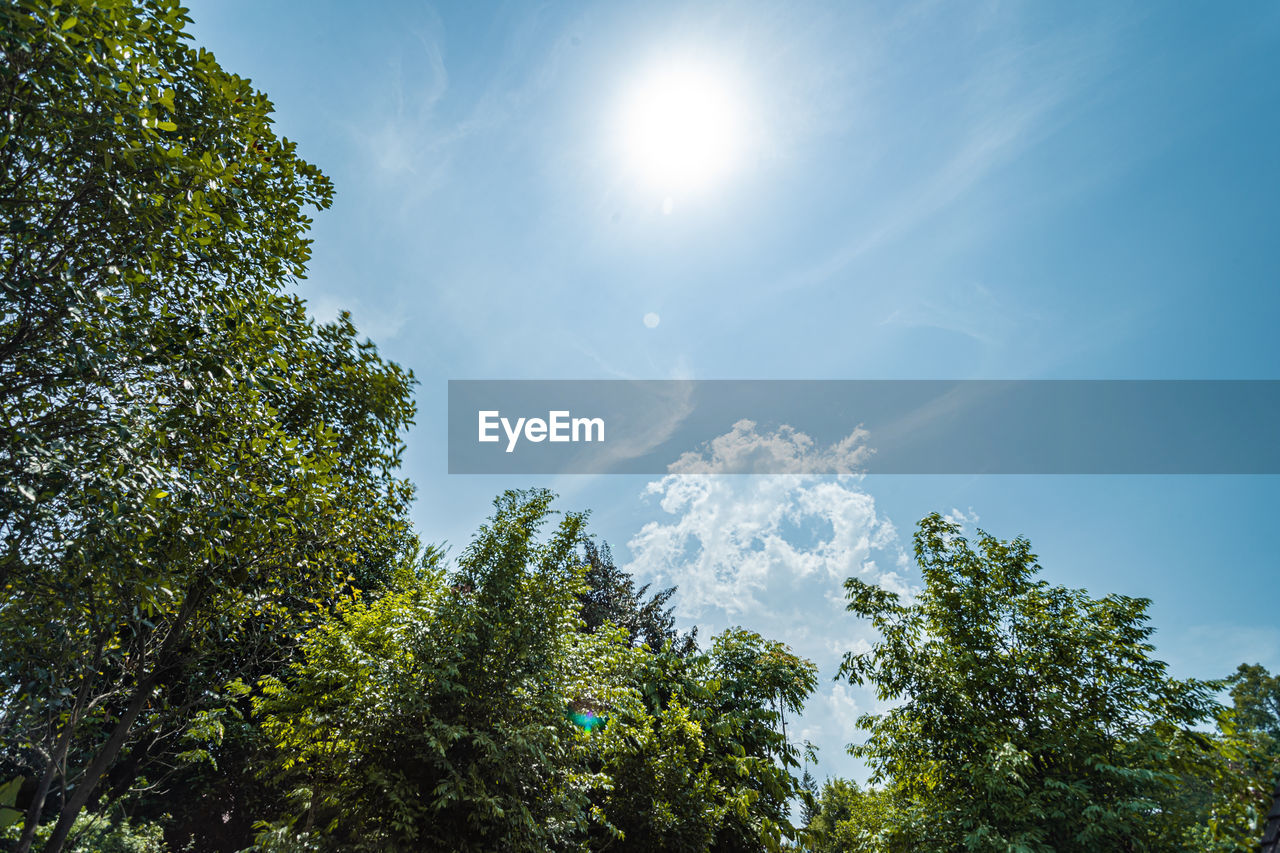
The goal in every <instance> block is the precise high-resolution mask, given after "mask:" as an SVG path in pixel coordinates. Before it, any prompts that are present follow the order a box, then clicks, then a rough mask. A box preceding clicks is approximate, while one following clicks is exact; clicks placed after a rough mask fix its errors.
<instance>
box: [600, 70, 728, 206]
mask: <svg viewBox="0 0 1280 853" xmlns="http://www.w3.org/2000/svg"><path fill="white" fill-rule="evenodd" d="M741 124H742V121H741V113H740V109H739V104H738V101H737V99H736V98H735V97H734V95H733V92H732V90H731V87H730V86H729V85H728V83H727V81H726V80H725V79H724V78H723V75H719V74H716V73H715V72H714V71H713V70H711V69H709V68H704V67H698V66H693V65H668V66H666V67H663V68H660V69H657V70H655V71H653V72H651V73H650V74H649V75H648V76H647V77H645V78H644V79H642V80H641V82H640V83H639V84H638V85H636V86H635V87H634V88H633V89H632V91H631V92H630V93H629V95H628V97H626V98H625V100H624V105H623V110H622V124H621V137H622V139H621V141H622V147H623V150H624V151H625V153H626V156H627V161H628V163H629V164H630V165H631V166H632V167H633V168H634V169H635V170H636V171H637V173H638V174H639V175H640V177H641V178H642V180H644V181H645V182H646V183H647V184H649V185H650V186H651V187H652V188H654V189H657V190H659V191H661V192H664V193H677V192H682V191H690V190H695V189H700V188H702V187H705V186H707V185H708V184H710V183H712V182H714V181H715V180H717V179H719V178H721V177H723V176H724V175H725V174H726V173H727V172H728V171H730V170H731V169H732V167H733V165H734V160H735V156H736V155H737V154H738V152H739V147H740V141H741V135H742V127H741Z"/></svg>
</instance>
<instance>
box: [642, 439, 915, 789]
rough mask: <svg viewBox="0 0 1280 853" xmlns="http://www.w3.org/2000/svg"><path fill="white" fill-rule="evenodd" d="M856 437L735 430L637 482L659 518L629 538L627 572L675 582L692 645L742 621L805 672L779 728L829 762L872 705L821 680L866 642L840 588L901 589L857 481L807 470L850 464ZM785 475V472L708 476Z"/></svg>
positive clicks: (871, 504)
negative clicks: (809, 677) (806, 695)
mask: <svg viewBox="0 0 1280 853" xmlns="http://www.w3.org/2000/svg"><path fill="white" fill-rule="evenodd" d="M864 438H865V436H864V435H863V434H861V432H860V431H858V432H855V433H854V434H853V435H851V436H850V437H849V438H848V439H846V440H845V441H843V442H837V443H836V444H835V445H832V446H831V447H819V446H817V445H816V443H815V442H813V441H812V440H811V439H810V438H809V437H808V436H806V435H804V434H803V433H799V432H796V431H794V430H791V429H789V428H785V427H784V428H780V429H778V430H775V431H772V432H764V433H762V432H760V431H759V430H758V429H757V428H756V425H755V424H753V423H751V422H750V421H743V422H739V423H738V424H736V425H735V426H734V428H733V429H732V430H731V431H730V432H729V433H727V434H725V435H723V436H720V437H719V438H717V439H715V440H713V441H711V442H708V443H707V444H706V445H705V446H703V447H702V448H701V449H700V450H699V451H698V452H696V453H692V454H685V455H684V456H683V457H682V461H681V463H680V465H679V466H673V468H672V471H673V473H670V474H668V475H666V476H664V477H662V478H661V479H659V480H656V481H653V482H651V483H649V484H648V485H647V486H646V488H645V490H644V496H645V497H646V499H647V500H649V501H650V502H651V505H652V506H653V507H654V509H655V510H656V511H657V513H658V517H657V518H656V519H654V520H651V521H649V522H648V523H646V524H644V525H643V527H642V528H641V529H640V530H639V531H638V532H637V533H636V534H635V535H634V536H633V537H632V538H631V540H630V542H628V549H629V552H630V555H631V559H630V562H629V563H628V565H627V568H628V570H629V571H631V572H632V573H633V574H634V575H636V576H637V577H638V578H640V579H641V580H642V581H646V582H648V581H652V582H654V583H656V584H659V585H665V584H674V585H677V586H678V587H679V592H678V593H677V595H676V598H675V599H674V600H673V603H674V604H675V605H676V607H677V613H678V615H679V616H680V617H681V621H682V622H683V623H685V624H696V625H698V627H699V628H700V633H701V635H702V636H703V637H710V636H711V635H713V634H715V633H717V632H718V631H720V630H723V629H724V628H727V627H730V626H732V625H737V624H741V625H746V626H748V627H750V628H751V629H752V630H755V631H758V632H760V633H761V634H763V635H764V636H767V637H771V638H775V639H778V640H781V641H783V642H785V643H787V644H788V645H789V646H790V647H791V648H792V649H793V650H794V651H795V652H796V653H797V654H799V655H801V656H803V657H805V658H808V659H809V660H812V661H813V662H814V663H815V664H816V665H817V666H818V672H819V679H820V684H821V685H822V686H821V687H820V688H819V692H818V693H816V694H815V695H814V696H813V697H812V699H811V701H810V702H809V706H808V708H807V709H806V711H805V713H804V714H803V715H802V716H801V718H800V719H798V720H795V721H794V726H795V727H794V728H793V729H792V731H794V732H796V733H798V735H799V737H800V739H801V740H809V741H812V742H813V743H814V744H815V745H817V746H818V747H819V749H820V751H821V754H823V755H826V756H829V757H831V758H832V759H833V761H832V762H831V763H832V764H833V765H836V766H839V765H840V764H841V763H842V762H840V761H839V759H838V756H839V755H840V754H841V753H843V751H844V748H845V746H846V745H848V744H849V743H850V742H852V741H854V740H857V739H858V733H857V731H856V728H855V725H854V724H855V721H856V719H857V717H858V715H859V714H860V713H861V712H862V711H865V710H868V709H870V708H872V707H873V706H874V705H875V697H874V696H873V695H871V694H870V693H869V691H867V690H865V689H864V688H853V687H850V686H848V685H845V684H835V685H832V684H831V681H830V679H831V678H832V677H833V676H834V675H835V673H836V669H837V667H838V666H839V664H840V660H841V659H842V657H843V656H844V654H845V653H846V652H849V651H865V650H867V649H869V648H870V643H871V642H873V641H874V639H875V636H874V633H873V631H872V629H871V628H870V626H869V624H867V623H866V622H863V621H862V620H859V619H857V618H855V617H854V616H853V615H852V614H850V613H848V612H847V611H846V609H845V605H846V600H845V597H844V588H843V581H844V579H845V578H847V577H851V576H856V577H859V578H861V579H862V580H865V581H867V582H869V583H879V584H881V585H882V586H884V587H886V588H888V589H892V590H894V591H897V592H900V593H903V594H906V595H910V594H911V591H912V590H911V584H910V583H909V581H908V576H907V565H908V561H907V556H906V552H905V551H904V550H903V547H902V544H901V542H900V537H899V536H898V532H897V530H896V529H895V527H894V525H893V524H892V522H891V521H890V520H889V519H888V518H886V517H884V515H883V514H882V513H880V512H878V511H877V508H876V502H875V499H874V498H873V497H872V496H871V495H870V494H868V493H867V492H866V491H865V490H864V489H863V486H862V484H863V480H862V478H861V477H859V476H858V475H855V474H849V473H843V474H817V473H812V472H815V471H830V470H832V468H833V465H836V464H848V463H851V462H852V461H854V460H857V459H859V458H860V457H858V456H857V453H858V451H859V449H860V448H862V447H864V445H863V444H861V442H863V440H864ZM784 465H786V466H790V470H792V471H795V472H796V473H788V474H774V475H765V476H735V475H732V474H726V473H711V472H723V471H725V470H744V469H745V470H780V469H781V468H782V467H783V466H784ZM849 467H850V468H851V467H853V465H852V464H849ZM677 471H678V473H677ZM689 472H699V473H689ZM842 772H843V771H842Z"/></svg>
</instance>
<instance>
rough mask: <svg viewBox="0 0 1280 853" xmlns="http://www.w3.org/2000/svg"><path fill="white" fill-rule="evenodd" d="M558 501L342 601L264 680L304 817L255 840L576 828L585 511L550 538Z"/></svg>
mask: <svg viewBox="0 0 1280 853" xmlns="http://www.w3.org/2000/svg"><path fill="white" fill-rule="evenodd" d="M550 501H551V495H550V493H548V492H545V491H531V492H506V493H504V494H503V495H502V496H500V497H499V498H498V499H497V500H496V501H495V512H494V514H493V517H492V519H491V520H490V521H489V523H487V524H486V525H484V526H483V527H482V528H481V530H480V532H479V533H478V534H477V536H476V538H475V540H474V541H473V542H472V543H471V545H470V546H469V547H468V549H467V550H466V552H465V553H464V554H463V556H462V557H461V559H460V560H459V563H458V566H457V568H456V569H455V570H454V571H452V572H448V573H446V572H445V571H444V570H443V567H442V566H441V565H439V562H438V560H433V561H430V562H428V564H427V565H425V566H424V567H423V568H422V570H421V571H420V572H418V573H416V574H413V575H408V576H402V577H399V578H397V580H396V584H395V587H394V588H393V589H392V590H391V591H389V592H387V593H386V594H385V595H383V596H382V597H380V598H378V599H376V600H373V601H368V602H366V601H357V602H355V603H353V604H351V605H349V606H347V607H346V608H344V610H343V611H342V613H341V614H340V617H339V618H337V619H335V620H332V621H329V622H326V623H324V624H321V625H319V626H317V627H316V628H315V629H313V630H312V631H310V632H309V633H308V634H307V636H306V638H305V639H304V640H303V643H302V652H303V658H302V660H300V661H299V662H297V663H295V664H294V665H292V666H291V667H290V668H289V670H288V672H287V673H286V674H285V675H283V676H282V677H280V678H274V677H272V678H267V679H265V680H264V681H263V683H262V684H261V685H260V686H259V688H258V691H257V692H256V694H255V698H254V704H255V706H256V709H257V712H258V713H259V715H261V717H262V720H263V722H262V727H263V730H264V731H265V732H266V734H267V735H268V737H269V738H270V739H271V740H272V741H273V743H274V744H275V746H276V750H277V759H276V762H275V768H276V772H277V774H278V775H279V777H280V779H281V781H282V782H283V783H284V784H286V785H288V786H289V788H290V789H291V790H292V791H293V792H294V801H295V808H294V812H293V814H292V815H291V816H290V817H289V819H288V820H287V821H286V822H284V823H283V824H280V825H277V826H275V827H264V833H263V835H262V837H261V839H260V841H263V842H264V843H265V841H266V840H267V839H271V838H275V839H281V838H293V839H295V840H298V841H305V842H307V843H311V844H317V845H320V847H321V849H334V850H378V851H384V850H387V851H390V850H412V851H434V850H438V851H457V853H461V851H487V850H498V849H501V850H512V851H520V850H528V851H541V850H548V849H563V848H564V847H565V846H566V845H567V839H569V838H571V837H572V836H573V835H575V834H576V833H578V832H579V831H580V825H581V824H582V822H584V821H585V820H586V815H585V808H586V803H585V795H584V793H583V792H584V790H585V789H584V788H583V785H584V784H585V783H584V782H582V780H578V779H576V778H575V777H574V775H573V774H572V772H571V770H572V765H573V763H574V762H573V760H572V757H571V754H570V752H571V750H572V745H573V744H574V742H575V738H577V737H579V735H577V734H575V731H576V730H575V729H574V728H573V727H572V725H571V724H570V723H569V721H568V719H567V717H566V715H565V708H566V703H567V701H568V700H569V698H571V697H569V696H568V695H566V688H567V687H568V685H569V678H568V672H569V670H570V663H569V662H568V659H567V658H568V655H569V653H570V650H571V640H572V638H573V637H575V636H577V634H578V632H577V625H578V621H577V616H576V611H577V602H576V593H577V592H578V590H579V587H580V580H579V576H580V570H579V568H578V567H577V564H576V561H575V560H574V550H575V546H576V545H577V543H578V541H579V535H580V529H581V525H582V523H583V516H581V515H579V514H572V513H571V514H567V515H565V516H564V517H563V518H562V519H561V521H560V524H559V525H558V527H557V528H556V530H555V532H554V533H553V535H552V536H551V537H550V538H549V539H548V540H547V541H546V542H542V543H539V542H537V541H536V538H535V537H536V535H537V531H538V529H539V528H540V527H541V526H542V525H543V524H544V523H545V521H546V520H547V517H548V515H549V512H550V509H549V505H550ZM245 689H246V690H247V689H248V688H245Z"/></svg>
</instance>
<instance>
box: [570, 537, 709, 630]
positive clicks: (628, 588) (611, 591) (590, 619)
mask: <svg viewBox="0 0 1280 853" xmlns="http://www.w3.org/2000/svg"><path fill="white" fill-rule="evenodd" d="M582 561H583V563H584V564H585V565H586V574H585V575H584V577H583V580H584V581H585V583H586V589H584V590H583V592H582V593H581V594H580V595H579V596H578V600H579V602H580V603H581V605H582V611H581V614H582V620H583V622H584V623H585V628H586V630H588V631H595V630H597V629H599V628H600V627H601V626H602V625H604V624H605V623H612V624H614V625H617V626H618V627H620V628H622V629H624V630H625V631H626V632H627V639H628V641H629V642H631V643H633V644H634V643H645V644H647V645H648V646H649V648H650V649H652V650H653V651H658V650H660V649H661V648H662V647H663V646H664V645H665V644H666V643H668V642H670V643H672V644H673V645H674V647H675V649H676V651H677V653H678V654H682V655H683V654H689V653H691V652H692V651H693V650H694V649H696V648H697V637H698V629H697V628H694V629H693V630H692V631H690V632H689V633H687V634H685V635H683V636H681V635H680V632H679V631H677V630H676V628H675V616H674V615H673V614H672V608H671V607H669V606H668V605H667V602H669V601H670V600H671V597H672V596H673V595H675V593H676V588H675V587H668V588H666V589H663V590H660V591H658V592H656V593H654V594H653V595H652V596H650V597H649V598H648V600H646V599H645V595H646V594H647V593H648V592H649V585H648V584H645V585H644V586H642V587H640V588H639V589H636V582H635V580H634V579H633V578H632V577H631V576H630V575H628V574H627V573H626V572H624V571H623V570H622V569H620V568H618V566H617V565H616V564H615V563H614V562H613V552H612V551H610V550H609V546H608V545H607V544H605V545H597V544H596V542H595V540H594V539H590V538H588V539H584V541H583V543H582Z"/></svg>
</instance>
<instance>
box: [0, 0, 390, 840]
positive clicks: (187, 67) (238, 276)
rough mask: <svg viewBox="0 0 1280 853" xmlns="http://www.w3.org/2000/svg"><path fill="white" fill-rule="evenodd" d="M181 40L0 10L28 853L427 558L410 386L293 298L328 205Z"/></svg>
mask: <svg viewBox="0 0 1280 853" xmlns="http://www.w3.org/2000/svg"><path fill="white" fill-rule="evenodd" d="M186 23H187V18H186V16H185V13H184V11H183V10H182V9H181V8H180V7H179V6H178V5H177V4H176V3H175V2H171V1H170V0H147V2H144V3H142V4H141V5H137V6H135V5H133V4H132V3H127V2H122V0H114V2H112V0H98V2H93V1H92V0H74V2H61V3H59V2H55V0H19V2H14V3H10V4H5V5H4V6H2V7H0V51H2V52H3V61H2V62H0V99H3V101H4V102H5V104H6V113H5V115H6V120H7V122H8V124H7V127H6V128H5V132H4V134H3V136H0V204H2V205H3V207H4V210H5V211H6V216H5V218H4V220H3V221H0V250H2V254H3V257H4V258H5V259H6V261H5V264H4V265H3V267H2V268H0V291H2V292H3V295H4V299H3V301H2V302H0V430H2V431H3V433H4V434H5V436H6V437H7V440H6V441H5V442H4V444H3V445H2V446H0V672H3V673H4V675H5V678H6V681H7V682H8V683H11V684H13V685H15V689H14V690H13V691H12V692H10V693H7V694H6V697H5V701H4V702H3V704H0V744H3V746H0V761H2V762H3V764H4V766H5V767H6V768H10V769H14V770H15V771H16V772H17V773H22V774H23V775H26V776H27V777H28V778H29V779H31V780H33V782H32V785H31V788H30V790H29V791H28V790H25V789H24V800H23V802H22V803H21V805H23V806H24V807H25V808H26V817H25V824H26V825H25V829H24V833H23V837H22V838H21V839H20V841H19V842H18V845H17V847H18V849H19V850H26V849H28V848H29V846H30V844H31V843H32V840H33V838H34V833H35V829H36V827H37V826H38V825H39V824H40V823H41V822H43V821H44V820H47V819H53V818H56V823H57V825H56V828H55V829H54V830H53V832H52V833H51V836H50V840H49V843H48V849H50V850H58V849H61V847H62V845H63V843H64V842H65V840H66V838H67V837H68V834H69V833H70V832H71V830H72V828H73V825H74V823H75V820H76V816H77V814H78V813H79V811H80V810H81V809H82V808H83V807H84V806H85V805H87V804H88V802H89V800H90V798H91V796H92V795H93V793H94V791H95V790H96V789H97V788H98V786H99V783H100V781H101V780H103V779H104V778H108V779H109V781H110V783H111V785H112V786H113V787H117V786H123V787H124V788H125V789H127V788H128V787H129V785H130V782H131V780H132V779H135V778H138V777H139V774H141V773H143V772H144V768H145V767H146V766H148V765H153V766H154V765H156V762H159V769H160V770H161V772H164V769H163V768H164V767H166V766H167V767H173V766H174V765H175V764H176V762H178V761H179V760H180V759H179V754H182V756H183V759H182V760H185V759H199V758H200V757H201V754H202V750H201V749H200V748H199V747H198V746H197V747H195V748H191V747H192V745H191V744H188V745H186V746H183V747H181V748H180V749H173V748H171V747H170V745H171V744H175V743H177V742H178V741H179V740H181V739H182V738H184V737H186V735H184V734H183V732H188V733H197V734H198V733H200V732H203V733H204V734H205V735H208V736H210V737H214V738H215V739H216V736H217V725H216V723H217V717H218V714H219V711H218V708H219V707H221V706H222V705H223V704H225V702H224V700H225V697H223V696H221V695H220V685H222V684H224V683H225V682H226V681H227V680H228V679H229V678H230V677H232V676H234V675H235V674H237V673H240V672H247V671H254V670H256V669H258V668H260V666H261V665H262V663H263V661H264V660H265V659H271V658H276V657H278V656H279V655H280V652H281V638H282V637H287V636H288V635H289V634H290V633H291V632H292V631H294V630H296V626H297V625H298V624H300V623H305V622H307V621H311V620H313V619H314V618H316V616H317V614H319V613H320V612H321V611H323V609H324V608H326V607H328V606H329V604H330V603H331V602H332V600H333V597H334V596H335V594H337V593H338V591H339V590H340V589H341V588H342V587H343V586H344V585H347V584H349V582H350V580H349V579H350V578H351V577H352V571H353V570H355V569H360V570H362V571H372V572H373V577H375V578H376V576H377V573H378V571H379V570H378V568H377V567H379V566H384V565H386V564H387V563H388V562H389V561H392V560H393V559H394V555H395V554H396V553H397V552H399V551H402V550H403V549H404V548H405V547H408V546H407V545H406V543H407V542H409V540H410V539H411V534H410V533H409V531H408V528H407V524H406V522H405V516H406V513H407V505H408V501H409V499H410V496H411V491H410V488H409V486H408V484H407V483H405V482H403V481H400V480H398V479H396V477H395V474H394V470H395V468H396V466H397V464H398V462H399V453H400V449H399V438H398V437H399V433H400V431H401V430H402V429H403V428H404V427H405V426H406V425H407V423H408V422H409V420H410V418H411V417H412V413H413V406H412V403H411V401H410V398H409V389H410V386H411V384H412V377H411V376H410V375H409V374H407V373H406V372H404V371H402V370H401V369H400V368H399V367H397V366H396V365H393V364H387V363H385V362H383V361H382V360H381V359H380V358H379V357H378V355H377V353H376V351H375V350H374V349H373V347H372V345H371V344H368V343H359V342H357V340H356V336H355V330H354V328H353V327H352V326H351V323H350V321H349V319H348V318H346V317H345V316H344V317H343V318H342V319H340V320H339V321H338V322H336V323H333V324H330V325H326V326H318V327H317V326H315V325H313V324H312V323H311V322H310V321H309V320H308V319H307V317H306V314H305V310H304V308H303V306H302V304H301V303H300V302H299V301H298V300H297V299H296V298H294V297H291V296H288V295H286V293H285V288H286V287H287V285H288V284H289V283H290V282H291V281H292V280H293V279H294V278H295V277H296V276H298V275H300V274H301V273H302V271H303V267H304V264H305V262H306V260H307V258H308V256H309V248H308V241H307V239H306V238H305V231H306V228H307V226H308V224H309V220H308V219H307V217H306V216H305V215H303V210H304V209H305V208H307V207H312V206H314V207H325V206H327V205H328V203H329V200H330V198H331V193H332V190H331V187H330V185H329V183H328V181H327V180H326V179H325V178H324V177H323V175H321V174H320V173H319V172H318V171H317V170H316V169H315V168H314V167H312V166H310V165H309V164H307V163H305V162H303V161H301V160H300V159H298V158H297V157H296V155H295V151H294V146H293V144H292V143H290V142H288V141H287V140H282V139H278V138H277V137H276V136H275V135H274V133H273V132H272V129H271V124H270V110H271V106H270V103H269V102H268V101H267V100H266V98H265V97H263V96H262V95H261V94H259V93H257V92H255V91H254V90H253V89H252V87H251V86H250V85H249V83H248V81H247V80H244V79H242V78H239V77H236V76H234V75H232V74H229V73H227V72H225V71H223V70H222V69H221V68H220V67H219V66H218V64H217V63H216V61H215V60H214V58H213V57H212V55H210V54H208V53H207V52H205V51H203V50H197V49H195V48H192V47H190V46H189V45H188V44H187V43H186V41H185V35H184V33H183V27H184V25H185V24H186ZM193 727H194V728H193ZM205 752H207V750H205ZM56 792H63V793H64V795H60V796H58V797H53V796H52V794H53V793H56ZM54 803H58V806H57V808H56V809H54V807H53V805H52V804H54ZM46 804H49V808H48V809H46Z"/></svg>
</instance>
